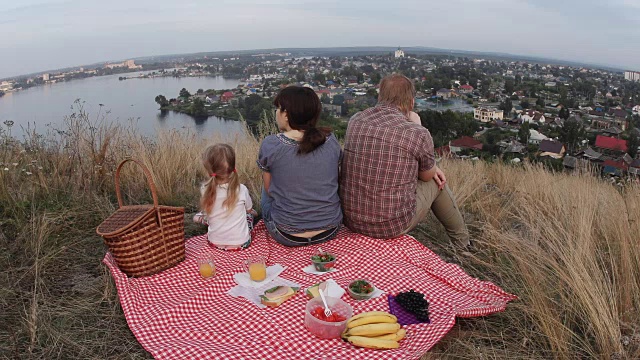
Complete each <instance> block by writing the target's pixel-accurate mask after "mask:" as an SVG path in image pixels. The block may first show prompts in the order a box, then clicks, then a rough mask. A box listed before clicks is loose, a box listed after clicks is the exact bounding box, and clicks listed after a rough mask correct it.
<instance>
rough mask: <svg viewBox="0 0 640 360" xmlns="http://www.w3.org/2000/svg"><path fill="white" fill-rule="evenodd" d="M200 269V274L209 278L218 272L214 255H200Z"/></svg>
mask: <svg viewBox="0 0 640 360" xmlns="http://www.w3.org/2000/svg"><path fill="white" fill-rule="evenodd" d="M198 271H199V272H200V275H201V276H202V277H203V278H205V279H208V278H210V277H212V276H213V275H215V274H216V264H215V262H214V261H213V256H211V255H209V254H206V255H201V256H199V257H198Z"/></svg>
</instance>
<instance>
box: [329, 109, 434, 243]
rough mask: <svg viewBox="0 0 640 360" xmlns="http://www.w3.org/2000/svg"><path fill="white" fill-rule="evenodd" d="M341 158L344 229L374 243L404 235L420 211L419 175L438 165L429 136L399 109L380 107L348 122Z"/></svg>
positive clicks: (363, 112) (341, 195)
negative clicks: (417, 199)
mask: <svg viewBox="0 0 640 360" xmlns="http://www.w3.org/2000/svg"><path fill="white" fill-rule="evenodd" d="M343 156H344V157H343V160H342V170H341V171H342V173H341V176H340V198H341V199H342V210H343V213H344V223H345V225H347V226H348V227H349V228H350V229H351V230H353V231H356V232H359V233H361V234H364V235H367V236H371V237H376V238H392V237H395V236H398V235H400V234H401V233H402V232H403V231H405V230H406V229H407V227H408V226H409V223H410V221H411V219H412V218H413V216H414V215H415V212H416V187H417V184H418V172H419V171H424V170H429V169H431V168H432V167H433V166H434V165H435V158H434V152H433V139H432V138H431V134H430V133H429V131H428V130H427V129H426V128H424V127H422V126H420V125H417V124H414V123H412V122H410V121H409V119H408V118H407V117H406V116H405V115H404V114H402V113H401V112H400V111H399V110H398V109H397V108H394V107H390V106H386V105H378V106H376V107H373V108H369V109H367V110H364V111H362V112H359V113H357V114H355V115H354V116H353V117H352V118H351V119H350V120H349V126H348V128H347V135H346V138H345V143H344V155H343Z"/></svg>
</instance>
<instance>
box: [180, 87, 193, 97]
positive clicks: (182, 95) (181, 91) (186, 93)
mask: <svg viewBox="0 0 640 360" xmlns="http://www.w3.org/2000/svg"><path fill="white" fill-rule="evenodd" d="M190 96H191V93H189V91H187V89H185V88H182V90H180V97H181V98H185V99H188V98H189V97H190Z"/></svg>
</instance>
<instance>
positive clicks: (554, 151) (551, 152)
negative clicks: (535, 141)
mask: <svg viewBox="0 0 640 360" xmlns="http://www.w3.org/2000/svg"><path fill="white" fill-rule="evenodd" d="M564 153H565V148H564V145H563V144H562V143H560V142H557V141H553V140H542V141H541V142H540V156H548V157H551V158H554V159H562V157H563V156H564Z"/></svg>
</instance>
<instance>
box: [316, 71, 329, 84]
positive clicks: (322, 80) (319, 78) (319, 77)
mask: <svg viewBox="0 0 640 360" xmlns="http://www.w3.org/2000/svg"><path fill="white" fill-rule="evenodd" d="M313 81H315V82H317V83H318V84H322V85H324V84H325V83H326V82H327V77H326V76H325V75H324V74H323V73H321V72H318V73H316V74H315V75H314V76H313Z"/></svg>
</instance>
